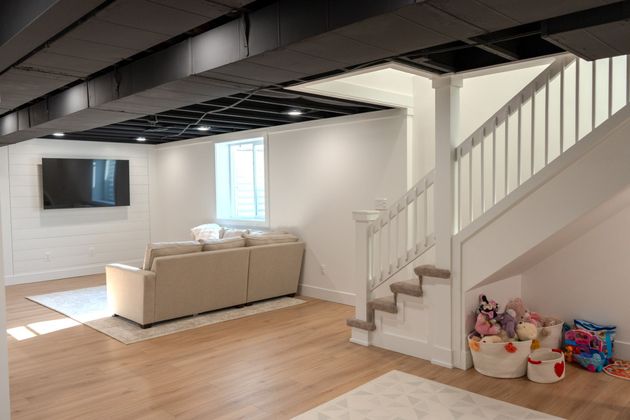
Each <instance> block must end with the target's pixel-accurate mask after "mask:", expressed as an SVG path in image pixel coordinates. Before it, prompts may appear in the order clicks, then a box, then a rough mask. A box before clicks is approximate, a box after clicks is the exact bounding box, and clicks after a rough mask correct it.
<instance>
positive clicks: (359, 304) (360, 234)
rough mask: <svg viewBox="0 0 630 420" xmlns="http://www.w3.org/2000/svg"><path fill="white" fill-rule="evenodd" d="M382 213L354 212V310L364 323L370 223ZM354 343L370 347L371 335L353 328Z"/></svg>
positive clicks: (371, 211) (368, 290)
mask: <svg viewBox="0 0 630 420" xmlns="http://www.w3.org/2000/svg"><path fill="white" fill-rule="evenodd" d="M379 214H380V212H379V211H375V210H358V211H354V212H352V218H353V219H354V223H355V225H354V226H355V229H354V232H355V239H354V243H355V248H354V254H355V255H354V278H353V281H354V290H355V299H354V308H355V314H356V315H355V318H356V319H360V320H363V321H366V320H367V303H368V300H369V294H370V289H369V286H368V275H369V248H368V227H369V225H370V222H373V221H374V220H376V219H377V218H378V216H379ZM350 341H351V342H352V343H356V344H361V345H363V346H369V345H370V333H369V332H368V331H365V330H362V329H359V328H352V337H351V338H350Z"/></svg>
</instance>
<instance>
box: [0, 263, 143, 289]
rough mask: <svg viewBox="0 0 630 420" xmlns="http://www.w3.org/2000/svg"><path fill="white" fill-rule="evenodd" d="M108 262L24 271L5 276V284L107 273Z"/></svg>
mask: <svg viewBox="0 0 630 420" xmlns="http://www.w3.org/2000/svg"><path fill="white" fill-rule="evenodd" d="M122 264H126V265H131V266H138V267H139V266H141V265H142V260H131V261H123V262H122ZM105 265H106V264H102V263H101V264H92V265H83V266H79V267H73V268H63V269H59V270H50V271H39V272H34V273H23V274H14V275H7V276H5V285H6V286H12V285H16V284H27V283H36V282H40V281H48V280H61V279H65V278H69V277H80V276H89V275H92V274H103V273H105Z"/></svg>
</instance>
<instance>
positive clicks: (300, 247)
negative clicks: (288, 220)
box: [106, 241, 304, 327]
mask: <svg viewBox="0 0 630 420" xmlns="http://www.w3.org/2000/svg"><path fill="white" fill-rule="evenodd" d="M303 255H304V243H303V242H299V241H298V242H289V243H278V244H271V245H260V246H246V247H238V248H231V249H225V250H218V251H203V250H202V248H201V246H199V247H198V248H195V249H194V250H192V251H191V252H188V253H178V254H177V255H167V256H157V257H154V258H149V259H148V260H147V258H146V257H145V266H144V267H143V268H144V269H140V268H135V267H130V266H126V265H122V264H110V265H108V266H107V268H106V276H107V296H108V301H109V304H110V306H111V309H112V310H113V312H114V314H116V315H118V316H121V317H124V318H127V319H129V320H131V321H134V322H137V323H138V324H140V325H141V326H143V327H148V326H151V325H152V324H153V323H156V322H160V321H165V320H169V319H175V318H179V317H184V316H188V315H195V314H199V313H203V312H207V311H212V310H216V309H221V308H227V307H230V306H236V305H243V304H247V303H251V302H256V301H259V300H263V299H269V298H273V297H278V296H284V295H291V294H295V293H296V292H297V288H298V281H299V278H300V270H301V267H302V258H303ZM147 261H148V262H147ZM147 264H150V269H149V267H146V265H147Z"/></svg>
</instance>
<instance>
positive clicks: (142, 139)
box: [136, 136, 147, 141]
mask: <svg viewBox="0 0 630 420" xmlns="http://www.w3.org/2000/svg"><path fill="white" fill-rule="evenodd" d="M136 140H137V141H147V138H146V137H142V136H140V137H136Z"/></svg>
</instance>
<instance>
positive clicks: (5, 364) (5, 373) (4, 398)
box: [0, 147, 11, 420]
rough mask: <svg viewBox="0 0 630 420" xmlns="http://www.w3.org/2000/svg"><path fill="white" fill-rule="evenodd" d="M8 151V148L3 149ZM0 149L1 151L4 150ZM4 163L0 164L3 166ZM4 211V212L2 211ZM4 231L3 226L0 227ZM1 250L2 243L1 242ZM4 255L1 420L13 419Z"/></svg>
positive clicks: (0, 269) (0, 266)
mask: <svg viewBox="0 0 630 420" xmlns="http://www.w3.org/2000/svg"><path fill="white" fill-rule="evenodd" d="M2 149H6V147H4V148H2ZM2 149H0V150H2ZM3 165H4V163H0V166H3ZM0 211H2V210H0ZM0 231H2V226H0ZM0 248H2V243H1V242H0ZM3 260H4V258H3V254H2V253H1V252H0V420H9V419H10V418H11V409H10V398H9V355H8V347H7V334H6V332H5V331H6V330H7V327H6V320H7V312H6V310H7V309H6V308H7V307H6V299H5V287H4V275H3V274H2V273H3Z"/></svg>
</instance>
